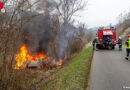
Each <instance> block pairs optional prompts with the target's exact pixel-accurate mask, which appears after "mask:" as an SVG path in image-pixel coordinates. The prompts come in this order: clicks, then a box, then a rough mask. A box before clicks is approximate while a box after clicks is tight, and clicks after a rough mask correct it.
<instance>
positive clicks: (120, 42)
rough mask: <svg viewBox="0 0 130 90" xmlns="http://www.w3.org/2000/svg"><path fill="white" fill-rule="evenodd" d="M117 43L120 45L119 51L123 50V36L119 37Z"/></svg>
mask: <svg viewBox="0 0 130 90" xmlns="http://www.w3.org/2000/svg"><path fill="white" fill-rule="evenodd" d="M117 44H118V46H119V51H121V50H122V38H121V37H119V38H118V41H117Z"/></svg>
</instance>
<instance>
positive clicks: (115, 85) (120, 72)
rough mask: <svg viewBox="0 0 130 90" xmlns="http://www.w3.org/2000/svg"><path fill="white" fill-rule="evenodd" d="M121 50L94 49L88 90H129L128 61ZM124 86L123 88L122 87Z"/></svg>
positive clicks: (129, 74) (129, 70)
mask: <svg viewBox="0 0 130 90" xmlns="http://www.w3.org/2000/svg"><path fill="white" fill-rule="evenodd" d="M125 54H126V52H125V49H123V51H118V48H116V49H115V50H99V51H95V53H94V58H93V62H92V69H91V75H90V83H89V88H88V89H89V90H130V61H127V60H125V59H124V57H125ZM123 87H124V88H123Z"/></svg>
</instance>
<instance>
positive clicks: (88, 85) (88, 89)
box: [86, 50, 95, 90]
mask: <svg viewBox="0 0 130 90" xmlns="http://www.w3.org/2000/svg"><path fill="white" fill-rule="evenodd" d="M94 54H95V51H94V50H93V55H92V60H91V66H90V72H89V79H88V83H87V88H86V90H90V83H91V75H92V68H93V61H94Z"/></svg>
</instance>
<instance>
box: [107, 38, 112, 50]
mask: <svg viewBox="0 0 130 90" xmlns="http://www.w3.org/2000/svg"><path fill="white" fill-rule="evenodd" d="M111 44H112V42H111V39H110V37H107V45H108V49H111Z"/></svg>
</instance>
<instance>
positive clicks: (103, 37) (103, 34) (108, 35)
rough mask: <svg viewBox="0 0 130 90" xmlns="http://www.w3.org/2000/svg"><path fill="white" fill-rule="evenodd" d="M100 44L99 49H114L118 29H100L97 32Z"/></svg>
mask: <svg viewBox="0 0 130 90" xmlns="http://www.w3.org/2000/svg"><path fill="white" fill-rule="evenodd" d="M97 37H98V40H99V43H98V44H97V48H98V49H101V48H107V49H114V48H115V45H116V29H115V28H111V29H99V30H98V32H97Z"/></svg>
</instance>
